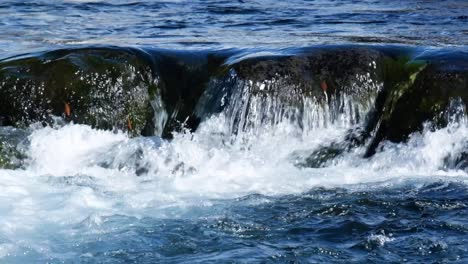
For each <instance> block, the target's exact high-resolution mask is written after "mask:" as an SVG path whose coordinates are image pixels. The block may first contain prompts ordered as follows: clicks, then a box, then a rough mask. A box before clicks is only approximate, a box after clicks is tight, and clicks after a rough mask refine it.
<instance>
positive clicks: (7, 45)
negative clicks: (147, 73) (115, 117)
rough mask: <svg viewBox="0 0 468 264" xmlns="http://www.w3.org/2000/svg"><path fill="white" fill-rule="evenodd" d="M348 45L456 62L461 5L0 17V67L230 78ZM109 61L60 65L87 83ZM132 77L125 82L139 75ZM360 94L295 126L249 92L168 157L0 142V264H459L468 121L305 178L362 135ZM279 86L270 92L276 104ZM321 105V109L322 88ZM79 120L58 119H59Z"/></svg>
mask: <svg viewBox="0 0 468 264" xmlns="http://www.w3.org/2000/svg"><path fill="white" fill-rule="evenodd" d="M356 43H357V44H363V43H366V44H379V45H383V46H384V45H389V44H392V45H393V44H405V45H409V46H416V49H415V50H418V52H419V51H421V54H424V51H425V50H434V49H435V50H437V49H438V48H440V47H443V49H440V52H439V53H436V54H438V55H440V57H441V58H444V57H443V55H444V52H445V51H446V50H450V49H457V50H458V51H460V52H459V53H458V54H466V47H467V45H468V2H467V1H463V0H460V1H457V0H449V1H422V0H419V1H417V0H408V1H373V0H366V1H352V0H335V1H325V0H317V1H299V0H289V1H273V0H253V1H249V0H239V1H211V0H210V1H185V0H169V1H149V0H148V1H145V0H143V1H136V0H135V1H130V0H115V1H110V0H108V1H100V0H88V1H87V0H37V1H12V0H5V1H1V2H0V62H4V61H2V60H1V59H4V58H7V57H10V56H15V55H19V54H29V55H26V56H35V55H36V54H35V52H39V51H50V50H55V49H58V48H75V47H93V46H94V45H98V46H100V45H103V46H107V45H116V46H123V47H129V46H130V47H137V48H142V49H138V50H139V51H142V53H144V52H146V51H154V52H156V51H157V52H159V53H158V54H160V53H164V52H168V50H171V49H177V50H191V51H192V50H204V51H206V50H211V51H213V50H215V51H218V50H224V49H226V54H228V53H229V52H231V51H232V52H233V53H232V54H234V56H232V57H230V59H231V60H233V61H236V60H241V59H242V58H245V57H249V56H250V55H252V54H250V53H249V52H254V51H255V52H256V53H255V54H254V55H256V56H257V55H259V54H260V55H269V54H281V53H282V52H288V53H291V54H293V55H294V51H296V50H295V48H298V47H305V46H311V45H322V44H356ZM392 47H394V46H392ZM152 48H156V49H152ZM160 48H162V49H160ZM230 48H233V49H232V50H231V49H230ZM285 48H289V49H285ZM155 50H156V51H155ZM244 51H245V52H244ZM66 52H73V51H64V54H65V53H66ZM85 52H86V51H83V54H84V53H85ZM105 52H106V51H105V50H104V51H100V52H95V53H94V54H93V55H90V56H89V57H85V56H84V55H82V57H80V55H76V54H78V53H76V54H75V55H70V56H68V57H67V56H64V57H63V58H65V59H64V61H65V60H67V59H69V60H70V61H72V62H74V63H76V65H78V66H80V65H81V64H80V63H82V62H84V61H86V62H88V63H90V64H92V62H93V60H92V58H97V57H99V56H105ZM115 52H119V51H115ZM120 52H123V51H122V50H120ZM223 52H224V51H223ZM236 52H237V54H235V53H236ZM195 53H196V52H194V54H195ZM55 54H61V53H60V52H57V53H55ZM90 54H91V52H90ZM103 54H104V55H103ZM145 54H146V53H145ZM155 54H156V53H155ZM173 54H176V53H173ZM56 56H57V58H56V61H55V62H54V63H57V64H53V66H54V65H59V66H57V69H59V70H60V64H59V63H60V61H61V59H62V57H61V56H59V55H56ZM73 56H75V57H73ZM93 56H94V57H93ZM109 56H110V55H109ZM158 56H159V55H158ZM158 56H156V55H155V58H163V56H159V57H158ZM171 56H172V55H171ZM171 56H168V57H171ZM178 56H186V58H185V59H186V61H190V60H192V59H193V60H195V59H194V58H195V57H196V56H195V55H194V57H190V56H191V53H190V52H187V53H179V55H178ZM197 56H198V55H197ZM252 56H253V55H252ZM200 57H201V56H200ZM70 58H71V59H70ZM90 58H91V59H90ZM74 59H76V60H74ZM86 59H88V60H86ZM460 60H462V59H460ZM5 61H7V60H5ZM57 61H58V62H57ZM95 61H98V62H100V61H99V60H95ZM103 61H104V60H103ZM122 61H123V60H122ZM122 61H117V62H116V63H121V62H122ZM31 63H32V62H31ZM41 63H42V64H40V65H41V66H43V67H46V66H47V65H46V64H47V63H48V61H47V60H45V59H44V61H43V62H42V61H41ZM65 63H66V62H65ZM174 64H176V63H174ZM44 65H46V66H44ZM64 65H71V64H64ZM76 65H73V67H75V66H76ZM96 65H99V64H98V63H96ZM116 65H117V64H116ZM163 65H164V64H163ZM168 65H169V64H168ZM373 65H374V68H375V67H376V66H375V62H374V64H373ZM460 65H461V64H460ZM0 66H1V64H0ZM78 66H77V67H78ZM130 66H131V65H130ZM170 66H171V67H174V69H175V66H174V65H172V64H170ZM370 66H372V63H371V64H370ZM54 67H55V66H54ZM70 67H72V66H70ZM96 67H97V66H96ZM168 67H169V66H168ZM84 68H85V69H87V68H86V65H85V66H84ZM91 68H92V67H91ZM130 68H132V67H130ZM54 69H55V68H54ZM73 69H74V68H73ZM113 69H117V68H113ZM118 69H127V68H125V67H121V68H118ZM145 69H146V68H145ZM177 69H178V68H177ZM35 70H37V69H35ZM132 70H133V71H129V73H128V72H125V73H123V75H124V76H127V75H129V76H137V75H138V74H140V72H135V69H134V68H132ZM163 70H164V69H163ZM325 71H326V69H325ZM5 72H6V71H5ZM38 72H40V71H38ZM0 73H3V72H0ZM74 74H75V75H77V76H78V75H79V74H80V72H79V71H77V72H76V73H74ZM83 74H84V73H83ZM23 75H27V74H24V72H23ZM50 75H51V76H55V75H53V74H50ZM110 75H112V73H109V76H110ZM192 75H194V74H192ZM192 75H191V76H192ZM109 76H98V75H97V74H96V75H93V74H90V75H89V76H88V75H87V77H86V78H88V79H90V81H89V83H91V84H96V85H101V86H102V87H104V88H108V89H110V90H112V88H115V89H114V90H118V89H121V88H122V87H123V85H122V83H117V84H112V82H111V81H109V80H111V79H106V78H110V77H109ZM117 76H118V77H119V76H120V75H117ZM0 77H1V75H0ZM48 77H50V76H48ZM57 78H62V76H57ZM116 78H117V77H116ZM359 78H361V79H359ZM77 79H78V77H77ZM88 79H87V80H88ZM356 79H357V80H360V83H359V84H362V85H364V86H365V85H368V86H366V87H364V88H366V89H368V90H369V91H370V92H369V94H371V95H369V98H371V99H370V102H367V101H365V100H363V101H365V102H363V101H359V102H357V100H358V99H355V97H353V95H350V96H349V97H346V96H345V95H344V96H345V100H344V101H343V102H342V105H340V107H341V108H342V109H341V110H340V111H339V112H334V113H332V110H331V109H330V108H329V107H328V106H327V104H324V103H320V102H319V101H318V100H315V99H316V98H315V97H314V98H313V100H312V98H311V97H310V96H309V97H306V96H304V97H301V98H299V100H298V101H299V104H300V105H301V107H302V108H301V109H300V110H298V108H297V107H296V108H295V107H290V108H288V107H286V106H285V105H287V104H285V105H282V103H284V102H282V101H280V100H279V99H278V100H276V101H275V99H271V100H270V99H269V98H267V97H266V96H262V94H261V92H258V91H263V89H264V87H265V83H263V82H262V83H260V82H258V83H253V82H252V81H250V84H249V82H247V81H246V82H245V83H243V84H245V85H246V87H247V88H246V89H254V88H255V89H258V91H257V92H258V95H257V96H251V97H248V96H247V97H246V94H245V93H243V92H245V91H244V90H240V91H241V92H239V94H236V93H233V94H230V95H231V96H233V98H232V100H231V102H232V103H231V105H229V107H227V108H226V109H225V110H223V111H220V112H219V113H216V114H213V115H212V116H210V117H209V118H206V119H204V120H202V122H201V123H200V126H199V127H198V128H197V129H196V130H195V131H188V130H187V131H186V130H181V131H178V132H174V133H173V134H172V138H171V139H165V138H162V137H159V136H150V137H132V136H131V135H129V134H127V133H125V132H122V131H119V130H114V131H107V130H98V129H95V128H92V127H91V126H87V125H82V124H73V123H66V122H64V120H63V119H60V118H58V117H56V120H55V121H56V124H55V125H54V126H53V127H50V126H47V127H44V126H42V125H41V124H39V123H36V124H32V125H31V126H29V127H23V128H12V127H0V148H7V147H11V148H14V149H17V150H18V151H19V152H21V153H22V154H21V155H22V156H21V157H18V160H13V161H12V162H13V163H15V162H16V163H17V164H20V165H19V166H18V167H17V168H15V169H11V168H10V169H9V168H5V169H0V262H1V263H205V262H208V263H232V262H233V263H237V262H240V263H252V262H253V263H255V262H261V263H264V262H280V263H282V262H299V263H307V262H309V263H330V262H338V263H350V262H351V263H363V262H370V263H382V262H384V263H386V262H388V263H400V262H410V263H412V262H417V263H431V262H441V263H445V262H455V263H467V262H468V246H467V245H468V220H467V219H468V174H467V172H466V169H465V170H463V169H461V168H457V167H454V166H452V167H450V166H448V165H447V164H448V163H449V162H448V161H449V160H450V158H451V155H452V154H453V155H455V156H456V155H458V154H460V153H462V152H463V151H464V150H465V149H464V148H466V142H467V138H468V125H467V121H466V120H465V119H466V113H465V112H466V111H465V108H464V106H460V108H463V109H462V110H463V111H461V112H463V115H464V116H463V117H457V118H453V120H452V121H453V122H450V123H449V125H448V126H447V127H445V128H440V129H433V127H432V126H431V125H430V124H426V127H425V129H424V130H423V131H421V132H416V133H413V134H411V136H410V138H409V140H408V141H407V142H403V143H390V142H383V143H382V144H381V145H380V147H379V148H378V150H377V153H376V154H375V155H374V156H372V157H370V158H363V156H364V153H365V152H366V149H365V147H364V146H356V147H355V148H353V149H351V150H349V151H347V152H344V154H342V155H339V156H337V158H335V159H331V160H330V161H328V162H326V163H324V165H323V166H318V168H309V167H307V166H306V167H304V166H301V165H300V162H301V161H303V160H304V159H306V158H307V157H308V156H309V155H310V153H312V151H314V150H316V149H318V148H320V147H322V146H325V145H327V144H329V143H331V142H340V141H342V140H343V139H344V137H345V135H346V133H347V131H348V130H349V129H351V128H354V126H355V125H356V124H358V123H359V122H363V121H362V120H361V121H359V118H358V117H359V116H361V117H363V116H365V114H366V113H368V112H369V111H370V108H371V105H372V103H373V102H374V101H373V100H374V99H373V97H372V96H375V95H372V92H373V91H379V89H381V87H380V86H379V85H380V84H377V85H374V86H371V85H373V84H375V83H374V82H373V81H372V80H371V77H370V74H369V75H363V76H356ZM82 80H83V79H82ZM120 80H121V79H120ZM184 80H185V79H184ZM278 80H279V81H278ZM278 80H277V81H278V83H275V79H274V78H273V79H272V80H267V81H269V82H270V84H271V85H273V86H274V85H276V86H275V87H276V88H277V89H278V91H279V92H281V91H283V92H284V89H282V87H279V86H281V84H282V83H281V82H280V81H281V79H278ZM185 81H186V80H185ZM187 82H188V81H187ZM5 83H7V82H6V81H5ZM50 83H51V84H54V83H53V82H50ZM65 83H66V82H65ZM75 83H78V81H77V80H75ZM89 83H86V84H89ZM285 83H286V82H285ZM26 84H28V85H29V83H26ZM211 84H212V83H211ZM215 84H218V85H219V83H215ZM2 85H3V84H2ZM31 85H33V84H31ZM112 85H114V86H115V87H114V86H112ZM119 85H120V86H119ZM249 85H250V86H249ZM268 85H269V84H268ZM320 85H321V84H320ZM356 85H357V84H356ZM28 87H29V86H28ZM109 87H110V88H109ZM278 87H279V88H278ZM320 87H322V89H323V90H324V91H323V92H324V94H325V97H326V99H325V100H326V102H327V103H328V100H329V98H328V97H327V93H326V89H327V87H326V84H325V87H324V88H323V86H320ZM21 88H24V87H16V86H15V89H21ZM35 88H37V87H33V88H32V89H35ZM104 88H103V89H104ZM221 88H223V87H221ZM221 88H220V89H221ZM289 88H291V87H289ZM354 88H356V87H354ZM317 89H318V87H317ZM356 89H357V90H358V91H360V90H359V87H357V88H356ZM364 90H365V89H364ZM223 91H224V90H223ZM366 91H367V90H366ZM320 93H322V90H320ZM285 94H286V95H287V92H285ZM98 95H99V93H98ZM235 96H237V97H235ZM282 96H283V95H282ZM287 98H289V97H287ZM356 98H357V97H356ZM223 99H224V97H223ZM296 99H297V98H296ZM330 100H332V98H330ZM353 100H354V101H353ZM25 105H27V106H28V105H29V104H25ZM66 105H68V104H66ZM60 107H61V102H60ZM68 107H69V106H68ZM116 107H117V106H116ZM343 109H344V110H343ZM73 110H74V109H72V110H70V109H68V110H67V109H66V108H65V114H64V116H66V115H70V114H69V113H68V114H66V112H67V111H73ZM174 115H175V114H174ZM234 115H237V116H234ZM332 115H334V116H333V117H332ZM64 116H62V117H64ZM233 116H234V117H233ZM162 117H164V118H166V119H167V118H168V116H167V115H166V116H164V115H163V116H162ZM234 119H235V120H236V122H237V123H235V122H234V121H233V120H234ZM361 119H362V118H361ZM239 120H240V121H239ZM1 121H2V120H1V119H0V124H1ZM234 124H236V125H238V127H234ZM239 124H240V125H239ZM130 125H131V124H130ZM234 130H236V132H237V133H233V131H234ZM0 150H1V149H0ZM462 154H463V153H462ZM465 155H466V152H465ZM0 164H1V163H0Z"/></svg>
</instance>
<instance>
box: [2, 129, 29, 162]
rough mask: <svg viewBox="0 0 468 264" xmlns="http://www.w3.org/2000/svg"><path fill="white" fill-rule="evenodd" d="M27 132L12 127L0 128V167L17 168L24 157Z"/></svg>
mask: <svg viewBox="0 0 468 264" xmlns="http://www.w3.org/2000/svg"><path fill="white" fill-rule="evenodd" d="M27 136H28V132H27V131H25V130H22V129H17V128H13V127H2V128H0V168H2V169H17V168H20V167H22V165H23V162H24V160H25V159H26V146H27Z"/></svg>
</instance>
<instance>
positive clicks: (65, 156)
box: [0, 114, 468, 262]
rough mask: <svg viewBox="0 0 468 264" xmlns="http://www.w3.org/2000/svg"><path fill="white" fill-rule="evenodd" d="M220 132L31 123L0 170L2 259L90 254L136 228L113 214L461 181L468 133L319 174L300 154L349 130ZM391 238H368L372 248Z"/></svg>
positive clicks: (165, 215) (221, 124) (200, 211)
mask: <svg viewBox="0 0 468 264" xmlns="http://www.w3.org/2000/svg"><path fill="white" fill-rule="evenodd" d="M2 129H3V128H2ZM229 129H230V127H229V122H228V119H227V118H226V117H225V116H224V114H221V115H218V116H214V117H212V118H210V119H209V120H206V121H205V122H203V123H202V125H201V127H200V128H199V129H198V130H197V131H196V132H194V133H190V132H184V133H178V134H174V139H173V140H172V141H166V140H161V139H160V138H158V137H150V138H142V137H138V138H129V137H128V136H127V135H126V134H124V133H122V132H112V131H102V130H95V129H92V128H90V127H89V126H86V125H76V124H67V125H64V126H56V127H54V128H51V127H45V128H42V127H39V128H38V127H34V126H32V127H31V128H30V135H29V136H28V137H27V139H25V140H24V141H23V143H22V144H24V148H25V149H26V153H27V155H28V159H27V161H26V165H25V166H24V169H18V170H0V178H1V179H2V181H1V182H0V215H1V217H2V225H1V226H0V258H3V259H4V260H7V262H16V261H18V262H23V261H26V262H29V261H33V262H35V261H38V260H39V261H40V262H41V261H45V260H61V261H67V260H68V261H71V260H78V259H81V260H83V258H86V257H93V256H94V255H93V253H90V252H86V250H82V249H83V243H84V244H86V243H89V241H87V240H89V239H90V238H89V237H92V239H98V240H99V239H100V238H101V237H105V236H106V234H109V233H112V232H114V231H115V229H116V228H117V229H119V228H123V229H125V228H131V226H132V225H133V224H132V222H128V221H127V220H125V221H123V220H122V221H121V222H119V221H118V220H116V221H117V224H118V225H117V226H112V227H103V226H101V225H103V223H104V222H105V221H110V220H109V219H113V218H114V217H116V216H120V217H124V219H128V218H130V219H133V218H136V219H146V218H148V217H150V218H151V219H185V220H187V219H189V220H190V219H193V220H196V219H199V218H200V217H202V218H204V219H205V218H208V219H210V218H217V217H220V216H222V215H223V213H222V210H221V211H220V209H219V206H220V204H221V205H222V204H223V203H227V204H229V201H231V200H232V199H243V197H248V196H249V195H252V194H255V195H261V197H263V198H261V199H257V200H256V201H255V204H263V203H266V204H268V203H273V200H272V199H275V198H274V197H284V195H299V197H300V196H301V193H305V192H307V191H309V190H311V189H314V188H318V187H321V188H322V187H323V188H337V187H338V188H345V189H348V190H349V191H352V192H359V191H372V189H376V190H379V188H384V189H392V188H400V187H401V186H405V185H411V186H413V185H416V186H423V185H424V184H427V183H431V182H444V184H448V183H450V182H457V183H462V184H466V183H467V180H468V177H467V174H466V173H465V172H464V171H458V170H446V169H444V159H445V158H446V157H447V156H448V155H450V153H457V152H460V151H461V150H462V146H463V145H464V142H465V140H466V138H467V137H468V127H467V124H466V122H465V121H463V120H462V121H459V122H456V123H453V124H451V125H449V126H448V127H447V128H444V129H440V130H436V131H431V130H430V129H426V130H425V131H424V132H423V133H422V134H419V133H417V134H414V135H412V136H411V139H410V140H409V141H408V143H405V144H390V143H386V144H385V145H384V147H383V150H382V151H380V152H379V153H377V154H376V155H375V156H374V157H372V158H371V159H363V158H361V156H362V153H363V151H364V149H361V148H357V149H355V150H353V151H352V152H351V153H347V154H345V155H344V156H343V157H341V158H339V159H337V160H335V161H333V163H332V164H330V166H328V167H326V168H319V169H314V168H301V167H298V166H295V164H296V163H297V160H296V158H297V153H298V152H299V153H308V151H310V150H313V149H315V148H317V147H318V146H320V145H321V144H324V143H327V142H331V141H333V140H339V139H341V138H342V137H343V136H344V134H345V132H346V130H347V127H346V126H343V125H341V124H340V123H339V122H337V123H336V124H335V125H333V124H332V125H329V126H328V127H322V128H317V129H312V130H309V131H304V130H301V129H299V128H297V127H295V126H293V125H291V124H290V123H288V122H285V123H278V124H276V125H270V126H266V125H265V126H264V127H263V129H258V128H257V129H255V130H249V131H246V132H243V133H241V134H239V135H237V136H233V135H231V134H230V133H229ZM259 131H261V132H259ZM294 153H296V154H294ZM223 201H226V202H223ZM221 207H223V206H221ZM106 219H107V220H106ZM172 221H176V220H172ZM394 239H397V238H392V237H385V236H384V235H382V234H371V235H370V236H369V237H368V241H371V242H372V241H374V242H375V241H377V242H375V243H377V246H383V245H384V244H385V243H392V241H393V240H394ZM374 242H372V243H374ZM76 248H80V250H78V251H77V250H76ZM94 257H95V256H94Z"/></svg>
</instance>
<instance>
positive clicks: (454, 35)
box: [0, 0, 468, 57]
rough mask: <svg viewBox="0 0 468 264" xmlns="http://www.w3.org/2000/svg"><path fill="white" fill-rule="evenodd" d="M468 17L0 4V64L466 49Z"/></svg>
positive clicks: (423, 10)
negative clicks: (53, 58)
mask: <svg viewBox="0 0 468 264" xmlns="http://www.w3.org/2000/svg"><path fill="white" fill-rule="evenodd" d="M23 2H24V3H23ZM467 10H468V2H466V1H464V0H450V1H421V0H409V1H375V0H366V1H352V0H334V1H325V0H317V1H300V0H291V1H274V0H252V1H250V0H249V1H242V0H239V1H198V0H196V1H185V0H174V1H150V0H143V1H134V0H115V1H104V0H38V1H15V0H13V1H12V0H6V1H2V2H1V3H0V57H3V56H5V55H7V54H8V55H11V54H17V53H24V52H29V51H32V50H45V49H50V48H57V47H64V46H69V45H89V44H113V45H124V46H125V45H145V46H155V47H169V48H179V49H186V48H190V49H200V48H229V47H235V48H243V47H264V48H265V47H273V48H278V47H280V48H281V47H297V46H307V45H312V44H336V43H350V42H351V43H400V44H415V45H425V46H446V45H467V44H468V30H467V28H468V11H467Z"/></svg>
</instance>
